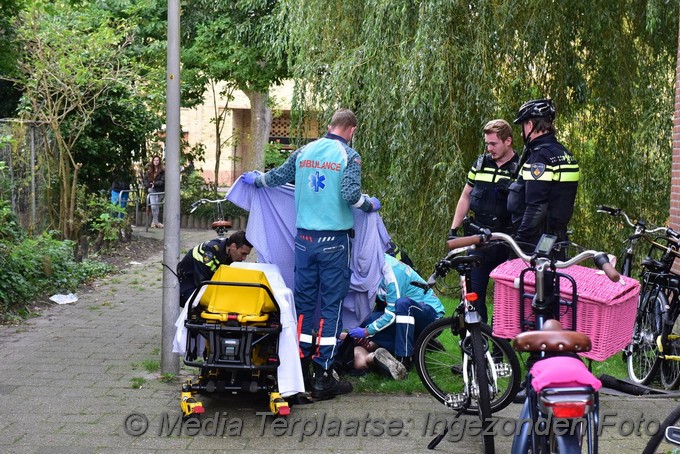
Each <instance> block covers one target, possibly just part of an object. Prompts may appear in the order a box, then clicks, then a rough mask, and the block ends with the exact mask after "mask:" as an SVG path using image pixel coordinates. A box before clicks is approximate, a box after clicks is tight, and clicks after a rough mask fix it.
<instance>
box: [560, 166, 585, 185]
mask: <svg viewBox="0 0 680 454" xmlns="http://www.w3.org/2000/svg"><path fill="white" fill-rule="evenodd" d="M555 177H556V178H555V179H556V180H557V181H562V182H565V183H573V182H577V181H579V179H580V177H581V171H580V169H579V167H578V164H565V165H562V166H560V168H559V171H558V172H556V175H555Z"/></svg>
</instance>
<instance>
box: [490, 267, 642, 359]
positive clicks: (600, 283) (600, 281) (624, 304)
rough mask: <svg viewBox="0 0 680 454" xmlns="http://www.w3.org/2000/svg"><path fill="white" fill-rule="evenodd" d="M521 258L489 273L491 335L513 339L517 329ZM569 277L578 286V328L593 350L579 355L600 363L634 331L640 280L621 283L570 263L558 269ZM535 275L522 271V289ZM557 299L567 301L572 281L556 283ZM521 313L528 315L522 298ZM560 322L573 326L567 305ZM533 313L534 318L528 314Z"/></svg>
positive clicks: (531, 285)
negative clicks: (492, 307)
mask: <svg viewBox="0 0 680 454" xmlns="http://www.w3.org/2000/svg"><path fill="white" fill-rule="evenodd" d="M527 266H528V265H527V264H526V262H524V261H522V260H521V259H515V260H509V261H507V262H505V263H503V264H501V265H499V266H498V267H497V268H496V269H494V270H493V271H492V273H491V277H492V278H493V279H494V281H495V283H496V284H495V289H494V313H493V332H494V335H496V336H498V337H504V338H513V337H515V336H516V335H517V334H519V332H520V331H521V327H522V323H520V322H521V320H520V311H519V275H520V273H521V271H522V270H524V269H525V268H527ZM561 271H562V272H564V274H568V275H569V276H571V277H572V278H573V279H574V280H575V281H576V285H577V295H578V299H577V304H576V329H577V331H580V332H583V333H585V334H587V335H588V336H589V337H590V340H591V342H592V344H593V348H592V350H591V351H590V352H587V353H584V354H583V356H585V357H586V358H590V359H592V360H595V361H604V360H605V359H607V358H609V357H610V356H612V355H615V354H616V353H618V352H620V351H621V350H622V349H623V348H624V347H625V346H626V345H628V343H630V339H631V337H632V335H633V325H634V323H635V311H636V308H637V300H638V297H639V294H640V283H639V282H638V281H637V280H635V279H633V278H629V277H624V278H623V279H624V280H625V285H621V284H620V283H618V282H612V281H610V280H609V278H608V277H607V276H605V275H604V274H603V273H602V272H600V271H598V270H595V269H593V268H586V267H583V266H572V267H569V268H568V269H566V270H561ZM534 277H535V276H534V273H526V274H525V278H524V291H525V293H532V292H534ZM560 287H561V288H560V292H561V299H562V300H563V301H566V302H567V303H570V301H569V300H570V299H571V295H572V285H571V282H570V281H569V280H567V279H562V280H561V281H560ZM524 314H525V316H529V315H531V316H532V310H531V301H530V300H525V301H524ZM560 314H561V320H560V321H561V324H562V326H563V327H565V328H568V327H569V326H570V324H571V320H572V315H571V307H568V306H564V307H563V308H562V309H561V310H560ZM532 317H533V316H532Z"/></svg>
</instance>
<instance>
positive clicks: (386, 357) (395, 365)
mask: <svg viewBox="0 0 680 454" xmlns="http://www.w3.org/2000/svg"><path fill="white" fill-rule="evenodd" d="M373 361H374V363H375V365H376V366H378V368H379V369H380V370H381V371H382V372H384V373H386V374H387V375H389V376H390V377H392V378H393V379H395V380H403V379H405V378H406V377H407V376H408V371H407V370H406V367H404V365H403V364H402V363H400V362H399V361H397V359H396V358H395V357H394V356H392V355H391V354H390V352H388V351H387V350H385V349H384V348H379V349H377V350H376V351H375V352H373Z"/></svg>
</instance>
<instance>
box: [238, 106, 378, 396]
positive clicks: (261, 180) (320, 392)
mask: <svg viewBox="0 0 680 454" xmlns="http://www.w3.org/2000/svg"><path fill="white" fill-rule="evenodd" d="M356 127H357V120H356V116H355V115H354V113H353V112H352V111H351V110H349V109H339V110H337V111H336V112H335V113H334V114H333V118H332V119H331V122H330V124H329V125H328V133H327V134H326V135H325V136H324V137H322V138H320V139H318V140H315V141H314V142H311V143H309V144H307V145H305V146H304V147H302V148H300V149H298V150H296V151H295V152H293V154H291V155H290V157H289V158H288V159H287V160H286V162H284V163H283V164H282V165H281V166H279V167H277V168H276V169H273V170H270V171H269V172H267V173H266V174H264V175H261V174H259V173H258V172H255V171H252V172H247V173H245V174H243V175H242V177H241V179H242V181H243V182H244V183H246V184H253V185H255V187H257V188H261V187H272V186H280V185H283V184H285V183H287V182H289V181H291V180H293V179H294V180H295V213H296V216H295V225H296V227H297V235H296V236H295V289H294V295H295V308H296V310H297V314H298V330H299V333H300V339H299V340H300V357H301V358H302V371H303V375H305V376H306V378H308V374H309V372H308V371H309V363H310V362H311V361H313V363H314V371H315V374H314V381H313V382H312V397H313V398H314V399H316V400H325V399H332V398H333V397H335V396H336V395H338V394H346V393H348V392H351V390H352V385H351V383H349V382H347V381H338V380H336V379H335V378H334V377H333V375H332V371H331V368H332V366H333V362H334V360H335V356H336V354H337V351H338V336H339V335H340V333H341V332H342V319H341V316H340V311H341V309H342V301H343V299H344V298H345V296H346V295H347V292H348V291H349V283H350V274H351V270H350V268H349V262H350V261H349V253H350V236H351V234H352V231H353V230H352V227H353V226H354V217H353V215H352V207H354V208H359V209H361V210H363V211H365V212H371V211H377V210H378V209H380V202H379V201H378V199H377V198H375V197H368V196H366V195H363V194H362V193H361V157H360V156H359V154H358V153H357V152H356V151H355V150H354V149H353V148H352V147H350V146H349V142H350V141H351V140H352V137H353V136H354V132H355V131H356ZM318 304H320V308H319V311H318V312H319V313H320V320H318V322H317V321H316V320H315V319H314V316H315V313H316V312H317V305H318Z"/></svg>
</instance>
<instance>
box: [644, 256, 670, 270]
mask: <svg viewBox="0 0 680 454" xmlns="http://www.w3.org/2000/svg"><path fill="white" fill-rule="evenodd" d="M642 266H644V267H645V268H647V269H648V270H649V271H651V272H652V273H663V272H664V271H665V270H666V266H665V265H664V264H663V263H662V262H660V261H659V260H656V259H653V258H651V257H646V258H645V259H644V260H642Z"/></svg>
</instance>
